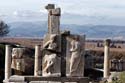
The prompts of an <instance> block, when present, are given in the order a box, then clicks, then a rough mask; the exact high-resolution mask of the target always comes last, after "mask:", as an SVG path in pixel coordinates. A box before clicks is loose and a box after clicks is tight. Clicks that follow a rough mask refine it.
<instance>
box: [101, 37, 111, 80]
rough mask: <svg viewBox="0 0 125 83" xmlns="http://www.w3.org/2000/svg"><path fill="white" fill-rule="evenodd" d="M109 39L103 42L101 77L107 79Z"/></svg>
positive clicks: (108, 70)
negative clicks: (102, 69) (102, 72)
mask: <svg viewBox="0 0 125 83" xmlns="http://www.w3.org/2000/svg"><path fill="white" fill-rule="evenodd" d="M110 42H111V40H110V39H106V40H105V42H104V74H103V77H104V78H107V77H108V76H109V74H110V68H109V53H110Z"/></svg>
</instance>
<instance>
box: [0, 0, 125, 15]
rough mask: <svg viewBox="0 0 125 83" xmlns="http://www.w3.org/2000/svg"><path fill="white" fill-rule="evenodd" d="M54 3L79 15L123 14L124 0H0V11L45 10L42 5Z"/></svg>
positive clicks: (124, 12) (63, 10)
mask: <svg viewBox="0 0 125 83" xmlns="http://www.w3.org/2000/svg"><path fill="white" fill-rule="evenodd" d="M48 3H55V4H56V5H57V6H60V7H61V8H62V12H63V13H65V12H66V13H67V12H68V13H74V14H80V15H110V16H125V11H124V10H125V0H0V12H1V13H11V12H14V11H18V10H19V11H23V10H32V11H40V10H41V11H42V12H45V9H44V6H45V5H46V4H48Z"/></svg>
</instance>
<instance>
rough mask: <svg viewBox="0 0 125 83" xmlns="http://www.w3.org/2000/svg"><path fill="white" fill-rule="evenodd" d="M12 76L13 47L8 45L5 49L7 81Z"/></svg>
mask: <svg viewBox="0 0 125 83" xmlns="http://www.w3.org/2000/svg"><path fill="white" fill-rule="evenodd" d="M10 76H11V47H10V46H9V45H6V48H5V80H7V79H9V77H10Z"/></svg>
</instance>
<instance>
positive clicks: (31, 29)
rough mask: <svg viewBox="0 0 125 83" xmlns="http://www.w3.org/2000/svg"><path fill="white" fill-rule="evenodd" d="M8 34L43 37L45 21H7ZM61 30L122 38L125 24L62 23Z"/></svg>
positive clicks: (124, 33) (45, 27) (88, 35)
mask: <svg viewBox="0 0 125 83" xmlns="http://www.w3.org/2000/svg"><path fill="white" fill-rule="evenodd" d="M9 26H10V33H9V36H16V37H20V36H21V37H22V36H23V37H43V35H44V34H45V33H46V32H47V22H43V21H34V22H12V23H9ZM61 30H71V32H72V33H75V34H86V35H87V37H89V38H123V37H125V26H116V25H76V24H62V25H61Z"/></svg>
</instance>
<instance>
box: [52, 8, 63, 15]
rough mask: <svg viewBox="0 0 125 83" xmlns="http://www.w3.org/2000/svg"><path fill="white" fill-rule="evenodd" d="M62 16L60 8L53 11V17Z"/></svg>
mask: <svg viewBox="0 0 125 83" xmlns="http://www.w3.org/2000/svg"><path fill="white" fill-rule="evenodd" d="M60 14H61V9H60V8H56V9H53V10H52V15H56V16H60Z"/></svg>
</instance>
